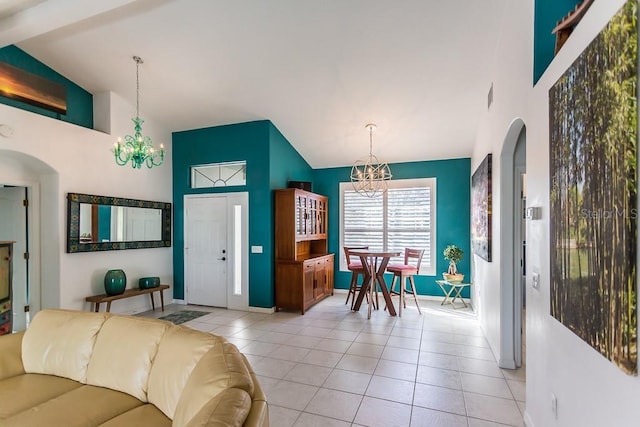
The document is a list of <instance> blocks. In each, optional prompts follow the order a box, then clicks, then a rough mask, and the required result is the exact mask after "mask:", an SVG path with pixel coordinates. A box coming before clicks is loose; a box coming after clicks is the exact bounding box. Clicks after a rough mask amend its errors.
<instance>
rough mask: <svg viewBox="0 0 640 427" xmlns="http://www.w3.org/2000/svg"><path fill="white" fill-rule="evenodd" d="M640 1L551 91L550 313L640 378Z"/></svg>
mask: <svg viewBox="0 0 640 427" xmlns="http://www.w3.org/2000/svg"><path fill="white" fill-rule="evenodd" d="M636 11H637V0H631V1H629V2H627V3H626V4H625V5H624V6H623V7H622V9H621V10H620V11H619V12H618V13H617V14H616V15H615V16H614V17H613V18H612V20H611V21H610V22H609V23H608V24H607V26H606V27H605V28H604V29H603V30H602V32H600V34H599V35H598V36H597V37H596V38H595V39H594V40H593V41H592V42H591V44H590V45H589V46H588V47H587V48H586V49H585V50H584V51H583V52H582V53H581V54H580V56H579V57H578V59H577V60H576V61H575V62H574V63H573V64H572V65H571V66H570V67H569V68H568V69H567V71H566V72H565V73H564V74H563V75H562V77H560V79H559V80H558V81H557V82H556V83H555V84H554V86H553V87H552V88H551V89H550V90H549V131H550V137H549V173H550V193H551V194H550V255H551V257H550V258H551V259H550V262H551V315H552V316H553V317H555V318H556V319H557V320H558V321H560V322H561V323H562V324H563V325H564V326H566V327H567V328H569V329H570V330H571V331H573V332H574V333H575V334H576V335H578V336H579V337H580V338H581V339H582V340H584V341H585V342H586V343H588V344H589V345H590V346H591V347H593V348H594V349H595V350H597V351H598V352H600V353H601V354H602V355H603V356H604V357H606V358H607V359H608V360H610V361H612V362H613V363H614V364H616V365H617V366H618V367H619V368H620V369H621V370H623V371H624V372H626V373H627V374H630V375H636V374H637V316H636V304H637V300H636V275H637V266H636V257H637V250H636V245H637V227H638V221H637V216H638V212H637V191H636V188H637V155H638V153H637V136H638V132H637V117H638V116H637V114H638V109H637V102H638V99H637V92H636V90H637V88H636V86H637V74H638V67H637V61H638V58H637V37H638V28H637V18H636Z"/></svg>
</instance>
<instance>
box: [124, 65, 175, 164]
mask: <svg viewBox="0 0 640 427" xmlns="http://www.w3.org/2000/svg"><path fill="white" fill-rule="evenodd" d="M133 60H134V61H135V63H136V116H135V117H134V118H133V119H131V120H132V121H133V125H134V126H133V130H134V134H133V136H131V135H126V136H125V137H124V142H123V141H122V138H118V142H116V143H115V144H114V147H113V154H114V156H115V159H116V163H117V164H118V165H119V166H124V165H126V164H127V163H129V161H131V167H132V168H134V169H136V168H137V169H140V168H141V167H142V164H143V163H144V164H146V165H147V167H148V168H149V169H151V168H152V167H154V166H160V165H161V164H162V162H163V161H164V146H163V145H162V144H160V150H157V151H156V150H155V148H153V142H151V138H149V137H148V136H142V123H144V120H142V119H141V118H140V64H143V63H144V61H142V58H140V57H139V56H134V57H133Z"/></svg>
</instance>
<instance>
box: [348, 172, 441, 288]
mask: <svg viewBox="0 0 640 427" xmlns="http://www.w3.org/2000/svg"><path fill="white" fill-rule="evenodd" d="M409 187H428V188H429V189H430V202H431V203H430V216H431V217H430V227H429V233H430V248H429V249H430V251H429V253H430V256H429V259H427V258H426V257H425V258H423V259H422V263H423V264H422V267H421V268H420V274H419V275H420V276H435V274H436V231H437V222H436V220H437V218H436V208H437V204H436V189H437V179H436V178H435V177H434V178H411V179H394V180H391V181H389V186H388V188H409ZM345 190H353V186H352V184H351V182H340V183H339V192H340V271H349V270H348V269H347V262H346V259H345V257H344V251H343V250H342V248H344V232H345V230H344V193H345ZM363 197H365V196H363ZM383 197H384V199H383V207H382V210H383V221H382V223H383V225H382V226H383V230H382V233H383V236H384V237H383V239H384V240H385V241H386V240H387V239H386V235H387V232H388V229H387V228H388V221H387V212H388V202H387V200H388V199H387V195H386V194H384V196H383Z"/></svg>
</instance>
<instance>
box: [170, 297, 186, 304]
mask: <svg viewBox="0 0 640 427" xmlns="http://www.w3.org/2000/svg"><path fill="white" fill-rule="evenodd" d="M173 303H174V304H179V305H187V301H186V300H183V299H175V298H174V299H173Z"/></svg>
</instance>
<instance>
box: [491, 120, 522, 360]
mask: <svg viewBox="0 0 640 427" xmlns="http://www.w3.org/2000/svg"><path fill="white" fill-rule="evenodd" d="M519 142H520V144H526V126H525V123H524V121H523V120H522V119H520V118H516V119H514V120H513V121H512V122H511V124H510V126H509V129H508V131H507V134H506V136H505V139H504V144H503V145H502V151H501V153H500V175H501V176H500V195H501V197H500V212H501V221H500V248H501V254H500V354H499V360H498V364H499V365H500V367H502V368H508V369H515V368H517V367H518V366H519V365H520V363H519V362H520V361H519V360H518V354H517V352H516V345H520V343H521V341H520V340H519V339H518V338H517V337H516V333H517V334H520V326H521V323H520V322H519V321H518V320H517V319H516V314H517V315H518V318H519V319H521V317H520V316H521V314H520V310H521V309H520V307H519V306H517V305H518V304H517V303H516V300H518V301H521V300H522V295H523V294H522V292H523V290H522V288H521V283H522V282H521V276H520V271H519V269H517V268H516V266H517V265H519V264H520V260H521V251H520V249H519V248H518V246H517V245H516V243H515V242H516V240H518V239H520V235H521V233H520V232H519V230H520V226H521V224H520V215H519V209H517V207H518V206H520V198H519V196H518V197H517V194H516V193H517V192H518V190H519V189H520V187H521V186H520V179H521V178H520V172H519V171H523V170H526V160H525V162H524V163H525V164H524V165H519V163H521V161H522V159H521V158H520V157H521V155H520V156H517V155H516V154H517V152H520V153H522V151H521V150H517V148H518V143H519Z"/></svg>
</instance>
